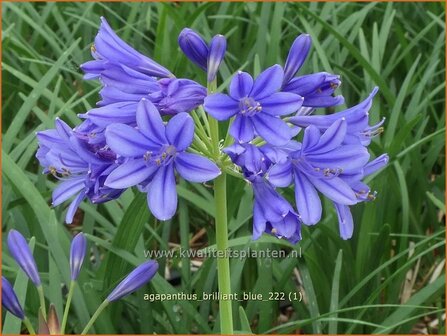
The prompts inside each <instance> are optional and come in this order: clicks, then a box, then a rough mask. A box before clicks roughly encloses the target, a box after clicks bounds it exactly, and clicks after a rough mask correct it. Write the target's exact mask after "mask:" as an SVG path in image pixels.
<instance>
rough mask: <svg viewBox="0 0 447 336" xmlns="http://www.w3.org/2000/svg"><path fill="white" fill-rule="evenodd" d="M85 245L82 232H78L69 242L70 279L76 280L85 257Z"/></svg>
mask: <svg viewBox="0 0 447 336" xmlns="http://www.w3.org/2000/svg"><path fill="white" fill-rule="evenodd" d="M86 247H87V241H86V239H85V236H84V234H83V233H82V232H81V233H78V234H77V235H76V236H75V237H74V238H73V240H72V242H71V248H70V271H71V280H76V279H77V278H78V275H79V271H80V270H81V267H82V263H83V262H84V258H85V251H86Z"/></svg>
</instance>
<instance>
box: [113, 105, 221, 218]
mask: <svg viewBox="0 0 447 336" xmlns="http://www.w3.org/2000/svg"><path fill="white" fill-rule="evenodd" d="M105 136H106V140H107V144H108V145H109V146H110V148H111V149H112V150H113V151H114V152H116V153H117V154H118V155H119V156H120V157H121V158H123V159H125V161H124V162H123V163H122V164H120V165H119V166H118V167H117V168H116V169H114V170H113V171H112V172H111V173H110V175H109V176H108V177H107V180H106V181H105V185H106V186H108V187H110V188H115V189H124V188H128V187H131V186H134V185H140V186H141V190H142V191H144V192H147V199H148V205H149V208H150V210H151V212H152V213H153V214H154V216H155V217H157V218H158V219H160V220H167V219H170V218H171V217H172V216H173V215H174V213H175V211H176V209H177V192H176V181H175V171H177V172H178V173H179V174H180V176H182V177H183V178H184V179H185V180H187V181H191V182H205V181H209V180H212V179H214V178H215V177H217V176H218V175H219V174H220V170H219V168H218V167H217V166H216V165H215V164H214V163H213V162H212V161H210V160H209V159H207V158H205V157H203V156H200V155H197V154H193V153H188V152H186V150H187V149H188V147H189V146H190V145H191V143H192V140H193V137H194V122H193V119H192V118H191V117H190V116H189V115H188V114H186V113H180V114H177V115H175V116H174V117H172V118H171V120H169V122H168V123H167V124H166V125H165V124H164V123H163V120H162V118H161V116H160V113H159V112H158V110H157V108H156V107H155V105H154V104H152V103H151V102H150V101H149V100H145V99H142V100H141V101H140V103H139V104H138V108H137V128H133V127H131V126H128V125H124V124H112V125H110V126H108V127H107V129H106V133H105Z"/></svg>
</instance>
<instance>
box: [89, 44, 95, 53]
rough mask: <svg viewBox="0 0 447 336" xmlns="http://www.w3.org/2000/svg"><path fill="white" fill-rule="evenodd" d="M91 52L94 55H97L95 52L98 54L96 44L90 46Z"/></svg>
mask: <svg viewBox="0 0 447 336" xmlns="http://www.w3.org/2000/svg"><path fill="white" fill-rule="evenodd" d="M90 51H91V52H92V53H95V52H96V47H95V45H94V44H92V45H91V46H90Z"/></svg>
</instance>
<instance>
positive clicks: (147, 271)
mask: <svg viewBox="0 0 447 336" xmlns="http://www.w3.org/2000/svg"><path fill="white" fill-rule="evenodd" d="M157 270H158V263H157V262H156V261H154V260H149V261H146V262H145V263H143V264H141V265H140V266H138V267H137V268H135V269H134V270H133V271H132V272H131V273H129V275H128V276H127V277H126V278H125V279H124V280H123V281H121V282H120V283H119V285H118V286H116V288H115V289H114V290H113V291H112V293H110V294H109V296H108V297H107V299H106V300H107V301H110V302H112V301H116V300H119V299H121V298H122V297H124V296H126V295H128V294H130V293H132V292H134V291H136V290H137V289H139V288H140V287H141V286H143V285H145V284H146V283H148V282H149V281H150V280H151V279H152V278H153V277H154V275H155V274H156V273H157Z"/></svg>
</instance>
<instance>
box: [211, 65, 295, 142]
mask: <svg viewBox="0 0 447 336" xmlns="http://www.w3.org/2000/svg"><path fill="white" fill-rule="evenodd" d="M283 78H284V72H283V70H282V68H281V66H279V65H274V66H272V67H270V68H268V69H267V70H265V71H264V72H262V73H261V74H260V75H259V76H258V77H257V78H256V80H255V81H254V80H253V78H252V77H251V76H250V75H249V74H248V73H246V72H239V73H238V74H236V75H235V76H234V77H233V79H232V81H231V84H230V89H229V95H226V94H222V93H216V94H212V95H210V96H208V97H206V98H205V103H204V108H205V110H206V111H207V112H208V113H209V114H211V115H212V116H213V117H214V118H215V119H217V120H227V119H229V118H231V117H233V116H235V119H234V122H233V123H232V124H231V127H230V131H229V132H230V134H231V135H232V136H233V137H234V138H235V139H236V140H237V141H238V142H241V143H245V142H249V141H250V140H252V139H253V138H254V137H255V136H256V135H259V136H260V137H262V138H263V139H265V140H266V141H267V142H268V143H270V144H272V145H278V146H280V145H284V144H286V143H287V142H289V140H290V139H291V137H292V135H293V133H292V130H291V129H290V127H289V126H288V125H287V124H286V123H285V122H284V121H283V120H281V118H280V116H284V115H288V114H291V113H293V112H296V111H297V110H298V109H299V108H300V107H301V105H302V103H303V98H302V97H301V96H299V95H297V94H294V93H289V92H279V90H280V89H281V85H282V82H283Z"/></svg>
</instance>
